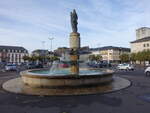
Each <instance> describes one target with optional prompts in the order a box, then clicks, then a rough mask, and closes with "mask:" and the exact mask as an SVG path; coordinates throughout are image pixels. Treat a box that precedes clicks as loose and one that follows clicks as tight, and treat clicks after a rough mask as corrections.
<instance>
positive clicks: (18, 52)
mask: <svg viewBox="0 0 150 113" xmlns="http://www.w3.org/2000/svg"><path fill="white" fill-rule="evenodd" d="M23 56H28V51H27V50H26V49H25V48H23V47H19V46H0V62H5V63H13V64H20V63H23V62H24V60H23Z"/></svg>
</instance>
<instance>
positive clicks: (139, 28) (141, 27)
mask: <svg viewBox="0 0 150 113" xmlns="http://www.w3.org/2000/svg"><path fill="white" fill-rule="evenodd" d="M140 29H150V28H149V27H140V28H138V29H136V30H140Z"/></svg>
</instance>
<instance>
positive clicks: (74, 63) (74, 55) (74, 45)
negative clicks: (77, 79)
mask: <svg viewBox="0 0 150 113" xmlns="http://www.w3.org/2000/svg"><path fill="white" fill-rule="evenodd" d="M70 49H71V53H70V60H71V70H70V71H71V73H72V74H74V75H78V74H79V63H78V61H79V55H78V50H79V49H80V34H79V33H74V32H72V33H71V34H70Z"/></svg>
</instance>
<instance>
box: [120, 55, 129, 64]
mask: <svg viewBox="0 0 150 113" xmlns="http://www.w3.org/2000/svg"><path fill="white" fill-rule="evenodd" d="M119 57H120V60H121V62H129V61H130V57H129V54H122V55H120V56H119Z"/></svg>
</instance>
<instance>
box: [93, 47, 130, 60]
mask: <svg viewBox="0 0 150 113" xmlns="http://www.w3.org/2000/svg"><path fill="white" fill-rule="evenodd" d="M129 53H130V49H129V48H123V47H114V46H105V47H100V48H94V49H91V54H95V55H98V54H99V55H101V56H102V60H103V61H107V62H120V55H122V54H129Z"/></svg>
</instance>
